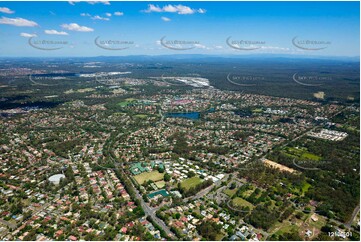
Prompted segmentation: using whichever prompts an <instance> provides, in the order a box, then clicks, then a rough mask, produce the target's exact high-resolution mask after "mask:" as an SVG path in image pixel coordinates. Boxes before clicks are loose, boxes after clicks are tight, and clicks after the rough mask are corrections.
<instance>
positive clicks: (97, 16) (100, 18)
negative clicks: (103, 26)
mask: <svg viewBox="0 0 361 242" xmlns="http://www.w3.org/2000/svg"><path fill="white" fill-rule="evenodd" d="M91 19H94V20H104V21H109V20H110V19H109V18H103V17H100V16H99V15H96V16H94V17H92V18H91Z"/></svg>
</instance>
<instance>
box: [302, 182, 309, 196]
mask: <svg viewBox="0 0 361 242" xmlns="http://www.w3.org/2000/svg"><path fill="white" fill-rule="evenodd" d="M310 187H311V184H310V183H308V182H305V183H303V184H302V194H305V193H306V192H307V191H308V189H309V188H310Z"/></svg>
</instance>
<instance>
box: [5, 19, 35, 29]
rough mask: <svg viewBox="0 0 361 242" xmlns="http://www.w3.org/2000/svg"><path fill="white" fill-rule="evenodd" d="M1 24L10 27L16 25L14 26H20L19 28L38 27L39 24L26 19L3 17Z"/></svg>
mask: <svg viewBox="0 0 361 242" xmlns="http://www.w3.org/2000/svg"><path fill="white" fill-rule="evenodd" d="M0 24H9V25H14V26H19V27H35V26H38V24H37V23H36V22H34V21H31V20H27V19H24V18H7V17H2V18H1V19H0Z"/></svg>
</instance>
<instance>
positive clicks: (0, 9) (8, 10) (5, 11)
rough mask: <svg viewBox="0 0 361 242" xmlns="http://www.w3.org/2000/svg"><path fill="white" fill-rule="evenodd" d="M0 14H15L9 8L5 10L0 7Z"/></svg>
mask: <svg viewBox="0 0 361 242" xmlns="http://www.w3.org/2000/svg"><path fill="white" fill-rule="evenodd" d="M0 12H1V13H8V14H12V13H15V12H14V11H13V10H10V9H9V8H5V7H2V8H1V7H0Z"/></svg>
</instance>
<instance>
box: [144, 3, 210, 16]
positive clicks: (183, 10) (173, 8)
mask: <svg viewBox="0 0 361 242" xmlns="http://www.w3.org/2000/svg"><path fill="white" fill-rule="evenodd" d="M143 12H146V13H151V12H157V13H162V12H165V13H178V14H194V13H205V12H206V10H205V9H202V8H200V9H198V10H196V9H192V8H190V7H188V6H184V5H182V4H178V5H172V4H168V5H165V6H163V7H162V8H161V7H159V6H158V5H154V4H149V5H148V9H146V10H143Z"/></svg>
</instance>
